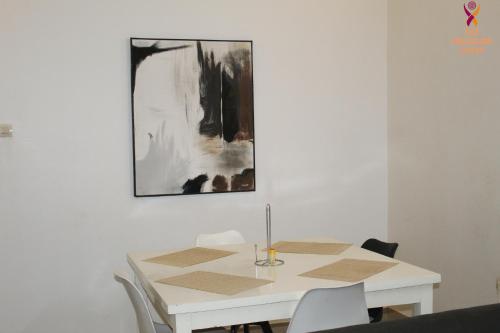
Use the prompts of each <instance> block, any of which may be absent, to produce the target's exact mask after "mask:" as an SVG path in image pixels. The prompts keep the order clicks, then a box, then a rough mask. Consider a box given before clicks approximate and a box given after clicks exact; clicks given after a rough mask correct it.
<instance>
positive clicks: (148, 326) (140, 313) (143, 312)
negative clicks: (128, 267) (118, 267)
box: [114, 272, 172, 333]
mask: <svg viewBox="0 0 500 333" xmlns="http://www.w3.org/2000/svg"><path fill="white" fill-rule="evenodd" d="M114 276H115V280H116V281H118V282H120V283H121V284H122V285H123V287H125V290H126V291H127V294H128V296H129V297H130V301H131V302H132V305H133V306H134V310H135V315H136V317H137V325H138V326H139V333H172V329H171V328H170V326H168V325H166V324H160V323H155V322H154V321H153V318H152V317H151V313H150V312H149V309H148V307H147V305H146V300H145V299H144V297H143V296H142V294H141V292H140V291H139V289H138V288H137V287H136V285H135V284H134V283H133V282H132V281H130V279H129V278H128V276H127V274H126V273H119V272H115V273H114Z"/></svg>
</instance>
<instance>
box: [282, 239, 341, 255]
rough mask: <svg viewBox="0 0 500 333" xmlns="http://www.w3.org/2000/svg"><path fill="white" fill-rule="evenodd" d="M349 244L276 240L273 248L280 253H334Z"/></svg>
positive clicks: (338, 252)
mask: <svg viewBox="0 0 500 333" xmlns="http://www.w3.org/2000/svg"><path fill="white" fill-rule="evenodd" d="M350 246H351V244H343V243H317V242H284V241H283V242H277V243H274V244H273V249H275V250H276V251H278V252H281V253H300V254H330V255H336V254H340V253H342V252H344V251H345V250H346V249H347V248H348V247H350Z"/></svg>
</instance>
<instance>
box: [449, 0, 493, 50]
mask: <svg viewBox="0 0 500 333" xmlns="http://www.w3.org/2000/svg"><path fill="white" fill-rule="evenodd" d="M463 10H464V12H465V16H466V18H465V34H464V36H461V37H456V38H454V39H453V41H452V43H453V44H454V45H456V46H458V47H459V52H460V53H461V54H483V53H484V52H486V48H487V47H488V45H491V44H493V40H492V39H491V38H490V37H486V36H482V35H481V33H480V32H479V18H478V16H479V14H480V13H481V5H480V4H478V3H477V2H476V1H474V0H472V1H469V2H467V3H464V6H463Z"/></svg>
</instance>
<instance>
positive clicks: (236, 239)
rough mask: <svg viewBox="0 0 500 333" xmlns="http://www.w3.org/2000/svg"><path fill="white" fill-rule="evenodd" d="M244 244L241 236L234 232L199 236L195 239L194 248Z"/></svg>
mask: <svg viewBox="0 0 500 333" xmlns="http://www.w3.org/2000/svg"><path fill="white" fill-rule="evenodd" d="M243 243H245V238H243V235H242V234H241V233H240V232H239V231H236V230H229V231H224V232H220V233H216V234H200V235H198V236H197V237H196V246H216V245H234V244H243Z"/></svg>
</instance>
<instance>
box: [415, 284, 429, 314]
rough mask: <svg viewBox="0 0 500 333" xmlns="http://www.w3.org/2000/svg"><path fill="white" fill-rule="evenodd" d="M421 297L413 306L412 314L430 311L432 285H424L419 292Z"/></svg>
mask: <svg viewBox="0 0 500 333" xmlns="http://www.w3.org/2000/svg"><path fill="white" fill-rule="evenodd" d="M421 296H422V298H421V299H420V303H416V304H414V306H413V315H414V316H418V315H424V314H430V313H432V307H433V289H432V285H429V286H426V288H425V289H424V290H422V293H421Z"/></svg>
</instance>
